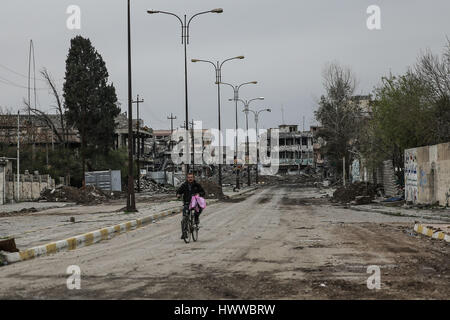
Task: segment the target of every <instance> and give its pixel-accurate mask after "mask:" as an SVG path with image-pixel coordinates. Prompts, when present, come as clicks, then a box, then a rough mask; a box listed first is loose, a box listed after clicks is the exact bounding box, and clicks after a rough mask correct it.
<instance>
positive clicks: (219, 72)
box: [192, 56, 245, 190]
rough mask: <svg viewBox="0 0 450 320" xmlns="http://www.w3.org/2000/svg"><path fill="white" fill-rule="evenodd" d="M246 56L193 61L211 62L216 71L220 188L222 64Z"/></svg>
mask: <svg viewBox="0 0 450 320" xmlns="http://www.w3.org/2000/svg"><path fill="white" fill-rule="evenodd" d="M244 58H245V57H244V56H237V57H234V58H229V59H226V60H224V61H222V62H219V61H217V63H214V62H212V61H209V60H201V59H192V62H194V63H195V62H206V63H210V64H212V65H213V66H214V70H215V71H216V84H217V109H218V115H219V187H220V190H222V161H223V156H222V127H221V119H220V84H221V83H222V66H223V64H224V63H225V62H227V61H231V60H242V59H244Z"/></svg>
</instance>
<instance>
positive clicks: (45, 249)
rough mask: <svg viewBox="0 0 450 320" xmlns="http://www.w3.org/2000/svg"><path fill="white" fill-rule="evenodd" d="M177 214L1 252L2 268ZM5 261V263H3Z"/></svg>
mask: <svg viewBox="0 0 450 320" xmlns="http://www.w3.org/2000/svg"><path fill="white" fill-rule="evenodd" d="M257 189H258V188H251V189H248V190H245V191H243V192H241V193H237V194H235V195H231V196H230V198H233V197H234V196H238V195H242V194H244V193H248V192H251V191H254V190H257ZM216 202H219V200H217V199H212V200H208V203H209V204H213V203H216ZM177 213H181V209H174V208H172V209H168V210H165V211H162V212H159V213H155V214H152V215H150V216H146V217H143V218H140V219H134V220H130V221H127V222H124V223H121V224H117V225H113V226H110V227H105V228H101V229H98V230H95V231H92V232H88V233H84V234H81V235H78V236H75V237H71V238H68V239H64V240H59V241H54V242H50V243H48V244H45V245H40V246H36V247H33V248H30V249H26V250H23V251H19V252H14V253H7V252H3V251H1V252H0V256H1V258H2V259H0V262H2V263H0V266H1V265H2V264H5V262H6V263H7V264H11V263H15V262H20V261H25V260H30V259H34V258H36V257H39V256H44V255H50V254H54V253H57V252H60V251H71V250H76V249H78V248H82V247H87V246H90V245H92V244H94V243H97V242H100V241H102V240H108V239H111V238H113V237H115V236H117V235H120V234H123V233H126V232H128V231H131V230H136V229H139V228H141V227H143V226H145V225H148V224H150V223H153V222H156V221H157V220H159V219H161V218H164V217H168V216H171V215H175V214H177ZM2 260H4V261H2Z"/></svg>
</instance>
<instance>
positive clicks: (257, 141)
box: [248, 109, 272, 184]
mask: <svg viewBox="0 0 450 320" xmlns="http://www.w3.org/2000/svg"><path fill="white" fill-rule="evenodd" d="M248 111H250V112H252V113H253V114H254V115H255V127H256V184H258V170H259V134H258V121H259V114H260V113H261V112H272V109H262V110H258V111H254V110H250V109H249V110H248Z"/></svg>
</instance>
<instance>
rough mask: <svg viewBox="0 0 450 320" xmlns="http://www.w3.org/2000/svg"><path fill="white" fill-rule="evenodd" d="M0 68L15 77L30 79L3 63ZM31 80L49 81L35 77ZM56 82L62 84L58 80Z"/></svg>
mask: <svg viewBox="0 0 450 320" xmlns="http://www.w3.org/2000/svg"><path fill="white" fill-rule="evenodd" d="M0 68H3V69H5V70H8V71H9V72H11V73H14V74H15V75H17V76H20V77H22V78H26V79H28V77H27V76H26V75H24V74H22V73H20V72H17V71H15V70H13V69H11V68H9V67H7V66H5V65H3V64H1V63H0ZM31 80H37V81H42V82H47V80H45V79H44V78H34V77H31ZM55 82H60V80H57V81H55Z"/></svg>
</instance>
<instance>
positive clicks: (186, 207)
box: [183, 203, 203, 221]
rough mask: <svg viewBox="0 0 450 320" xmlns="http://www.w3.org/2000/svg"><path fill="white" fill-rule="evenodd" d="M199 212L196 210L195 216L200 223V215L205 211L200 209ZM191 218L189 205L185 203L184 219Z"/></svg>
mask: <svg viewBox="0 0 450 320" xmlns="http://www.w3.org/2000/svg"><path fill="white" fill-rule="evenodd" d="M199 209H200V210H199V212H197V211H195V210H194V214H195V220H196V221H198V218H199V217H200V214H201V213H202V211H203V209H202V208H200V207H199ZM187 216H189V203H185V204H184V206H183V217H187Z"/></svg>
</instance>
